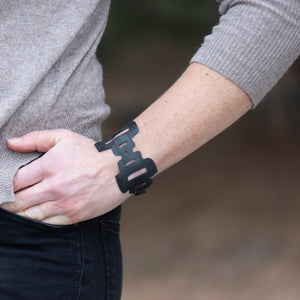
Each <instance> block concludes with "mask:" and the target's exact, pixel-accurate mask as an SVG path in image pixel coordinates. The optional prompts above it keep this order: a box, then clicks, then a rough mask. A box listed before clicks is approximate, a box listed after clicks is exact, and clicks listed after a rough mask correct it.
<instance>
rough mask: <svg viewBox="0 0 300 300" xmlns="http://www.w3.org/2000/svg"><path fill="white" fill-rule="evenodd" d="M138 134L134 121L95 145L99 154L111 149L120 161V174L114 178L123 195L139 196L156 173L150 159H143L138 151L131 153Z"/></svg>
mask: <svg viewBox="0 0 300 300" xmlns="http://www.w3.org/2000/svg"><path fill="white" fill-rule="evenodd" d="M138 132H139V129H138V127H137V124H136V123H135V122H134V121H131V122H130V123H128V124H127V125H126V126H125V127H123V128H122V129H121V130H119V131H117V132H115V133H114V134H113V135H112V137H110V138H108V139H106V140H104V141H101V142H97V143H95V147H96V148H97V150H98V151H99V152H101V151H104V150H108V149H111V150H112V151H113V153H114V155H116V156H121V157H122V159H121V160H120V161H119V162H118V166H119V169H120V173H119V174H118V175H117V176H116V179H117V183H118V186H119V188H120V190H121V191H122V192H123V193H126V192H127V191H129V193H131V194H135V195H140V194H143V193H145V192H146V189H147V188H148V187H149V186H150V185H151V184H152V179H151V177H152V176H153V175H155V174H156V173H157V168H156V165H155V163H154V161H153V160H152V159H151V158H143V157H142V154H141V152H140V151H136V152H133V150H132V149H133V148H134V146H135V143H134V141H133V140H132V138H133V137H134V136H135V135H136V134H137V133H138Z"/></svg>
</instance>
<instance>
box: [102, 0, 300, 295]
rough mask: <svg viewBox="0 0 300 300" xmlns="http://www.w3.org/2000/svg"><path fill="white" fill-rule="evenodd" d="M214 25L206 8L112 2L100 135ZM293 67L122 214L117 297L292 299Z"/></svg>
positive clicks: (296, 139) (181, 63)
mask: <svg viewBox="0 0 300 300" xmlns="http://www.w3.org/2000/svg"><path fill="white" fill-rule="evenodd" d="M218 17H219V16H218V5H217V3H216V2H215V1H213V0H202V1H198V0H197V1H196V0H189V1H179V0H178V1H177V0H164V1H158V0H155V1H154V0H143V1H137V0H135V1H134V0H127V1H121V0H114V1H112V8H111V14H110V19H109V22H108V27H107V30H106V33H105V35H104V39H103V41H102V42H101V44H100V46H99V48H98V57H99V59H100V61H101V63H102V64H103V68H104V87H105V89H106V94H107V102H108V103H109V104H110V106H111V108H112V114H111V116H110V118H109V119H108V120H107V121H106V122H105V124H104V136H106V137H107V136H109V135H111V134H112V133H113V132H114V131H115V130H117V129H119V128H120V127H121V126H124V125H125V124H126V123H127V122H128V121H129V120H131V119H132V118H134V117H135V116H136V115H137V114H139V113H140V112H142V111H143V110H144V109H145V108H146V107H147V106H148V105H150V104H151V103H152V102H153V101H154V100H155V99H157V98H158V97H159V96H160V95H161V94H162V93H163V92H164V91H165V90H166V89H167V88H168V87H169V86H170V85H171V84H172V83H173V82H174V81H175V80H176V78H177V77H178V76H179V75H180V74H181V73H182V72H183V71H184V69H185V68H186V67H187V66H188V63H189V60H190V58H191V57H192V55H193V54H194V53H195V52H196V50H197V48H198V47H199V46H200V44H201V42H202V41H203V38H204V36H205V35H206V34H208V33H210V31H211V28H212V26H213V25H214V24H216V23H217V21H218ZM299 69H300V63H299V59H298V61H297V62H296V63H295V64H294V65H293V67H292V68H291V69H290V70H289V72H288V73H287V74H286V75H285V76H284V78H282V79H281V81H280V82H279V84H278V85H277V86H276V88H274V89H273V90H272V92H270V93H269V94H268V96H267V97H266V98H265V100H264V101H263V102H262V103H261V104H260V105H259V106H258V107H257V108H256V109H255V110H252V111H250V112H249V113H247V114H246V116H244V117H243V118H241V119H240V120H239V121H238V122H237V123H236V124H234V125H233V126H231V127H230V128H229V129H227V130H226V131H225V132H223V133H222V134H220V135H219V136H217V137H216V138H215V139H213V140H212V141H210V142H209V143H207V144H206V145H204V146H203V147H202V148H201V149H199V150H197V151H196V152H195V153H193V154H192V155H191V156H189V157H188V158H186V159H185V160H183V161H182V162H180V163H179V164H177V165H176V166H174V167H172V168H171V169H169V170H167V171H166V172H164V173H163V174H161V175H159V176H158V177H156V178H155V182H154V184H153V185H152V187H151V189H149V191H148V192H147V194H146V195H144V196H140V197H132V198H130V199H129V200H128V201H127V202H126V203H125V204H124V205H123V215H122V226H121V238H122V245H123V258H124V288H123V297H122V299H123V300H141V299H142V300H150V299H151V300H152V299H156V300H177V299H178V300H179V299H189V300H196V299H197V300H198V299H206V300H213V299H230V300H235V299H236V300H240V299H243V300H248V299H249V300H250V299H251V300H252V299H255V300H260V299H272V300H276V299H284V300H292V299H293V300H294V299H299V297H300V286H299V282H300V172H299V171H300V151H299V146H300V117H299V114H300V74H299V73H300V72H299ZM170 126H171V124H170Z"/></svg>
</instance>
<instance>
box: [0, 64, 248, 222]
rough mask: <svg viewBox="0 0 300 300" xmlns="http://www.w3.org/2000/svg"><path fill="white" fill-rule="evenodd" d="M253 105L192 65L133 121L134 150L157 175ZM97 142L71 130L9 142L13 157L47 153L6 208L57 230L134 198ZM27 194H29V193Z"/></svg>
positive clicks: (17, 185)
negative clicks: (122, 186) (16, 153)
mask: <svg viewBox="0 0 300 300" xmlns="http://www.w3.org/2000/svg"><path fill="white" fill-rule="evenodd" d="M251 106H252V102H251V101H250V98H249V97H248V96H247V94H246V93H245V92H243V91H242V90H241V89H240V88H239V87H238V86H236V85H235V84H234V83H232V82H231V81H230V80H228V79H226V78H225V77H223V76H222V75H220V74H219V73H217V72H216V71H213V70H211V69H209V68H207V67H205V66H203V65H201V64H196V63H195V64H191V65H190V66H189V68H188V69H187V70H186V71H185V72H184V74H183V75H182V76H181V77H180V78H179V80H178V81H177V82H176V83H175V84H174V85H173V86H172V87H171V88H170V89H169V90H168V91H167V92H166V93H165V94H164V95H163V96H161V97H160V98H159V99H158V100H157V101H156V102H155V103H154V104H152V105H151V106H150V107H149V108H148V109H147V110H146V111H145V112H143V113H142V114H141V115H140V116H138V117H137V118H136V120H135V121H136V123H137V124H138V126H139V129H140V132H139V133H138V134H137V135H136V136H135V137H134V138H133V140H134V141H135V143H136V147H135V149H134V150H140V151H141V152H142V154H143V156H144V157H151V158H152V159H153V160H154V161H155V163H156V165H157V167H158V171H159V172H162V171H163V170H165V169H166V168H168V167H170V166H171V165H173V164H175V163H176V162H177V161H179V160H181V159H183V158H184V157H185V156H187V155H188V154H189V153H191V152H192V151H194V150H196V149H197V148H198V147H200V146H201V145H203V144H204V143H205V142H207V141H208V140H209V139H211V138H212V137H214V136H215V135H217V134H218V133H219V132H221V131H222V130H224V129H225V128H226V127H228V126H229V125H230V124H232V123H233V122H235V121H236V120H237V119H238V118H239V117H240V116H242V115H243V114H244V113H245V112H246V111H248V110H249V109H250V108H251ZM94 142H95V141H92V140H90V139H87V138H85V137H83V136H80V135H78V134H75V133H73V132H70V131H66V130H54V131H40V132H32V133H29V134H27V135H25V136H24V137H22V138H21V140H19V141H18V140H17V142H16V141H14V140H9V141H8V145H9V147H10V148H12V149H13V150H16V151H21V152H22V151H34V150H37V151H40V152H47V153H46V154H45V155H43V156H42V157H41V158H40V159H38V160H36V161H34V162H32V163H31V164H29V165H28V166H26V167H24V168H22V169H20V170H19V171H18V172H17V174H16V176H15V180H14V190H15V192H16V194H15V195H16V201H15V202H14V203H7V204H4V205H3V207H4V208H6V209H9V210H12V211H14V212H17V213H19V214H22V215H24V216H27V217H30V218H34V219H38V220H42V221H45V222H49V223H53V224H70V223H77V222H79V221H83V220H86V219H90V218H93V217H96V216H98V215H101V214H104V213H105V212H107V211H109V210H111V209H112V208H114V207H116V206H117V205H119V204H121V203H122V202H123V201H124V200H126V199H127V198H128V197H129V194H128V193H125V194H123V193H121V191H120V190H119V188H118V186H117V183H116V180H115V175H117V174H118V172H119V171H118V167H117V161H118V160H119V158H118V157H116V156H114V155H113V154H112V152H111V150H106V151H103V152H97V150H96V148H95V147H94ZM24 188H25V189H24Z"/></svg>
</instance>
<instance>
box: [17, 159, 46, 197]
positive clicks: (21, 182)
mask: <svg viewBox="0 0 300 300" xmlns="http://www.w3.org/2000/svg"><path fill="white" fill-rule="evenodd" d="M45 173H46V172H45V171H44V168H43V166H42V158H39V159H37V160H34V161H33V162H31V163H30V164H28V165H26V166H24V167H22V168H20V169H19V170H18V171H17V172H16V174H15V176H14V179H13V189H14V192H18V191H20V190H22V189H24V188H26V187H29V186H31V185H34V184H36V183H38V182H40V181H42V180H43V179H44V178H45V175H46V174H45Z"/></svg>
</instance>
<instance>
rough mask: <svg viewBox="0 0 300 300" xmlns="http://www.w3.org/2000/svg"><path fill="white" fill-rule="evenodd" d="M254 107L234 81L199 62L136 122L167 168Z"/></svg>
mask: <svg viewBox="0 0 300 300" xmlns="http://www.w3.org/2000/svg"><path fill="white" fill-rule="evenodd" d="M251 107H252V102H251V100H250V98H249V96H248V95H247V94H246V93H245V92H244V91H243V90H242V89H241V88H240V87H238V86H237V85H235V84H234V83H233V82H231V81H230V80H228V79H227V78H225V77H224V76H222V75H220V74H219V73H217V72H216V71H214V70H211V69H209V68H207V67H206V66H204V65H201V64H198V63H193V64H191V65H190V66H189V67H188V68H187V70H186V71H185V72H184V73H183V75H182V76H181V77H180V78H179V79H178V80H177V81H176V82H175V84H174V85H173V86H172V87H171V88H170V89H169V90H167V91H166V93H164V94H163V95H162V96H161V97H160V98H159V99H158V100H157V101H156V102H154V103H153V104H152V105H151V106H150V107H149V108H148V109H147V110H146V111H144V112H143V113H142V114H141V115H139V116H138V117H137V118H136V119H135V121H136V123H137V124H138V127H139V129H140V132H139V134H138V135H136V137H134V141H135V143H136V148H135V149H136V150H140V151H141V152H142V154H143V157H150V158H152V159H153V160H154V162H155V163H156V165H157V168H158V172H162V171H163V170H165V169H167V168H168V167H170V166H172V165H173V164H175V163H176V162H178V161H180V160H181V159H183V158H184V157H186V156H187V155H188V154H190V153H191V152H193V151H194V150H196V149H197V148H199V147H200V146H202V145H203V144H205V143H206V142H207V141H209V140H210V139H211V138H213V137H214V136H216V135H217V134H218V133H220V132H221V131H223V130H224V129H225V128H227V127H228V126H230V125H231V124H232V123H234V122H235V121H236V120H237V119H238V118H240V117H241V116H242V115H244V114H245V113H246V112H247V111H248V110H249V109H250V108H251Z"/></svg>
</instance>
